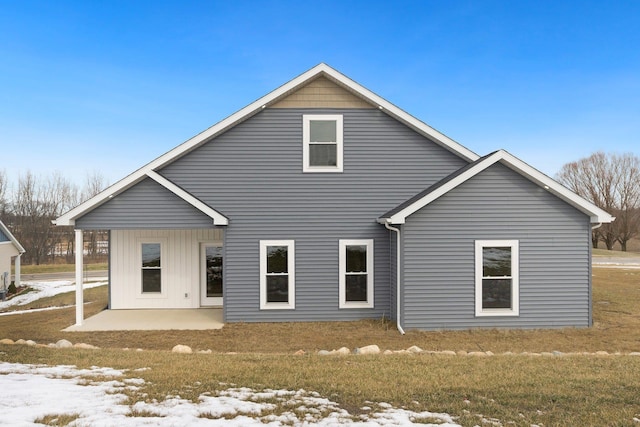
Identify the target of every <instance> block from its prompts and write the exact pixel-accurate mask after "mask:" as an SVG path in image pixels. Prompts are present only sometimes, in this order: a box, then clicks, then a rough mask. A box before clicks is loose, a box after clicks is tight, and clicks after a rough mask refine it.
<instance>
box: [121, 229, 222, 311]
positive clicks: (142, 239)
mask: <svg viewBox="0 0 640 427" xmlns="http://www.w3.org/2000/svg"><path fill="white" fill-rule="evenodd" d="M222 240H223V230H221V229H196V230H112V231H111V245H112V249H113V250H112V252H111V253H112V258H111V260H110V261H111V307H110V308H111V309H116V310H117V309H140V308H198V307H200V277H201V276H200V256H199V254H200V245H201V243H213V244H219V245H221V246H222ZM152 242H157V243H160V244H161V246H162V249H161V251H162V259H161V269H162V273H161V274H162V292H161V293H159V294H143V293H142V282H141V280H142V279H141V277H142V272H141V244H142V243H152Z"/></svg>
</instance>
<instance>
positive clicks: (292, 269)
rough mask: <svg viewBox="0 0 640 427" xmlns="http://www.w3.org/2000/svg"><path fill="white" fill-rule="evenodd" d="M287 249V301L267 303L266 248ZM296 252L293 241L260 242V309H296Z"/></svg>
mask: <svg viewBox="0 0 640 427" xmlns="http://www.w3.org/2000/svg"><path fill="white" fill-rule="evenodd" d="M268 246H286V247H287V273H288V275H289V288H288V293H289V301H288V302H267V247H268ZM295 257H296V250H295V241H294V240H260V309H261V310H293V309H295V308H296V283H295V282H296V259H295Z"/></svg>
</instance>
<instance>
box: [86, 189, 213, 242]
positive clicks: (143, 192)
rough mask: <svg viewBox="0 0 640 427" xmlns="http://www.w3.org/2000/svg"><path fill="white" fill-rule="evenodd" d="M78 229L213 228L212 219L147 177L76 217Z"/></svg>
mask: <svg viewBox="0 0 640 427" xmlns="http://www.w3.org/2000/svg"><path fill="white" fill-rule="evenodd" d="M76 227H77V228H79V229H111V230H117V229H163V228H164V229H168V228H171V229H174V228H175V229H192V228H212V227H213V220H212V219H211V218H209V217H208V216H207V215H205V214H203V213H202V212H200V211H199V210H197V209H196V208H194V207H193V206H191V205H190V204H189V203H187V202H185V201H184V200H182V199H181V198H179V197H178V196H176V195H175V194H173V193H172V192H170V191H169V190H167V189H166V188H164V187H163V186H161V185H160V184H158V183H157V182H155V181H153V180H152V179H150V178H147V179H145V180H143V181H141V182H139V183H138V184H136V185H134V186H133V187H131V188H129V189H128V190H127V191H125V192H124V193H121V194H119V195H118V196H116V197H114V198H113V199H111V200H109V201H108V202H106V203H105V204H103V205H102V206H100V207H99V208H98V209H95V210H93V211H91V212H89V213H88V214H87V215H85V216H83V217H81V218H79V219H77V220H76Z"/></svg>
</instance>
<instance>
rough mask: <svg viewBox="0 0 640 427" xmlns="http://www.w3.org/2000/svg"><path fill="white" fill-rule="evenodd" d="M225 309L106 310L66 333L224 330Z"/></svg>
mask: <svg viewBox="0 0 640 427" xmlns="http://www.w3.org/2000/svg"><path fill="white" fill-rule="evenodd" d="M223 326H224V323H223V322H222V308H188V309H144V310H108V309H107V310H103V311H101V312H100V313H98V314H96V315H95V316H91V317H89V318H87V319H84V320H83V322H81V323H79V324H78V323H76V324H75V325H72V326H69V327H68V328H66V329H63V330H64V331H65V332H93V331H154V330H171V329H173V330H207V329H221V328H222V327H223Z"/></svg>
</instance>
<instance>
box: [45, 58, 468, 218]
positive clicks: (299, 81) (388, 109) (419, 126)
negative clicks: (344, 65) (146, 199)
mask: <svg viewBox="0 0 640 427" xmlns="http://www.w3.org/2000/svg"><path fill="white" fill-rule="evenodd" d="M321 76H324V77H326V78H328V79H329V80H331V81H333V82H335V83H336V84H338V85H340V86H341V87H343V88H345V89H346V90H348V91H349V92H351V93H353V94H354V95H356V96H358V97H360V98H361V99H363V100H365V101H367V102H369V103H371V104H372V105H374V106H375V107H377V108H379V109H380V110H382V111H384V112H385V113H386V114H388V115H390V116H391V117H394V118H395V119H397V120H399V121H401V122H403V123H405V124H406V125H407V126H409V127H411V128H412V129H414V130H415V131H416V132H418V133H420V134H421V135H423V136H425V137H427V138H428V139H430V140H432V141H434V142H435V143H437V144H439V145H440V146H442V147H444V148H446V149H447V150H449V151H451V152H452V153H454V154H456V155H458V156H460V157H462V158H463V159H465V160H467V161H470V162H472V161H475V160H477V159H478V155H477V154H475V153H474V152H472V151H471V150H469V149H467V148H465V147H464V146H462V145H461V144H459V143H457V142H455V141H454V140H452V139H451V138H449V137H447V136H445V135H444V134H442V133H440V132H438V131H437V130H435V129H434V128H432V127H430V126H428V125H427V124H425V123H423V122H422V121H420V120H418V119H417V118H415V117H413V116H411V115H410V114H408V113H406V112H405V111H403V110H401V109H400V108H398V107H396V106H395V105H393V104H392V103H390V102H389V101H387V100H385V99H383V98H382V97H380V96H378V95H376V94H375V93H373V92H371V91H370V90H369V89H367V88H365V87H363V86H361V85H360V84H358V83H356V82H355V81H354V80H352V79H350V78H348V77H347V76H345V75H344V74H342V73H340V72H338V71H336V70H335V69H333V68H331V67H330V66H328V65H327V64H324V63H321V64H318V65H316V66H315V67H313V68H311V69H310V70H308V71H306V72H304V73H302V74H300V75H299V76H297V77H295V78H294V79H292V80H290V81H289V82H287V83H285V84H283V85H282V86H280V87H278V88H277V89H275V90H274V91H272V92H270V93H268V94H267V95H265V96H263V97H261V98H259V99H257V100H256V101H254V102H252V103H251V104H249V105H247V106H246V107H244V108H242V109H241V110H238V111H237V112H235V113H233V114H232V115H230V116H229V117H227V118H225V119H223V120H221V121H220V122H218V123H216V124H215V125H213V126H211V127H210V128H208V129H206V130H205V131H203V132H201V133H199V134H197V135H195V136H194V137H192V138H190V139H188V140H187V141H185V142H183V143H182V144H180V145H178V146H177V147H175V148H174V149H172V150H170V151H168V152H166V153H165V154H163V155H161V156H160V157H157V158H156V159H155V160H152V161H151V162H150V163H148V164H147V165H145V166H143V167H141V168H140V169H138V170H136V171H135V172H133V173H132V174H130V175H128V176H127V177H125V178H124V179H122V180H120V181H118V182H117V183H115V184H113V185H112V186H110V187H109V188H107V189H106V190H104V191H103V192H102V193H100V194H98V195H96V196H95V197H93V198H91V199H89V200H87V201H86V202H84V203H82V204H80V205H78V206H77V207H75V208H73V209H71V210H70V211H68V212H67V213H65V214H64V215H62V216H60V217H59V218H57V219H56V220H54V221H53V222H54V224H56V225H74V224H75V220H76V219H77V218H80V217H82V216H83V215H85V214H87V213H88V212H90V211H92V210H93V209H95V208H97V207H99V206H100V205H101V204H103V203H105V202H106V201H108V200H109V198H111V197H114V196H116V195H118V194H120V193H121V192H122V191H125V190H126V189H127V188H129V187H131V186H133V185H135V184H136V183H138V182H140V181H141V180H143V179H144V178H146V177H147V176H148V173H149V172H158V171H160V169H162V168H163V167H164V166H166V165H167V164H169V163H171V162H173V161H174V160H176V159H178V158H180V157H182V156H184V155H185V154H187V153H189V152H190V151H192V150H194V149H196V148H197V147H199V146H200V145H202V144H204V143H206V142H207V141H209V140H211V139H212V138H215V137H216V136H218V135H220V134H222V133H224V132H226V131H227V130H228V129H230V128H231V127H233V126H235V125H237V124H238V123H241V122H243V121H245V120H247V119H248V118H250V117H252V116H254V115H255V114H257V113H259V112H260V111H262V110H263V109H264V108H267V107H269V106H270V105H272V104H274V103H276V102H278V101H279V100H281V99H283V98H284V97H286V96H287V95H289V94H290V93H292V92H295V91H296V90H297V89H299V88H301V87H302V86H304V85H306V84H307V83H309V82H310V81H312V80H314V79H316V78H319V77H321Z"/></svg>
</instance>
